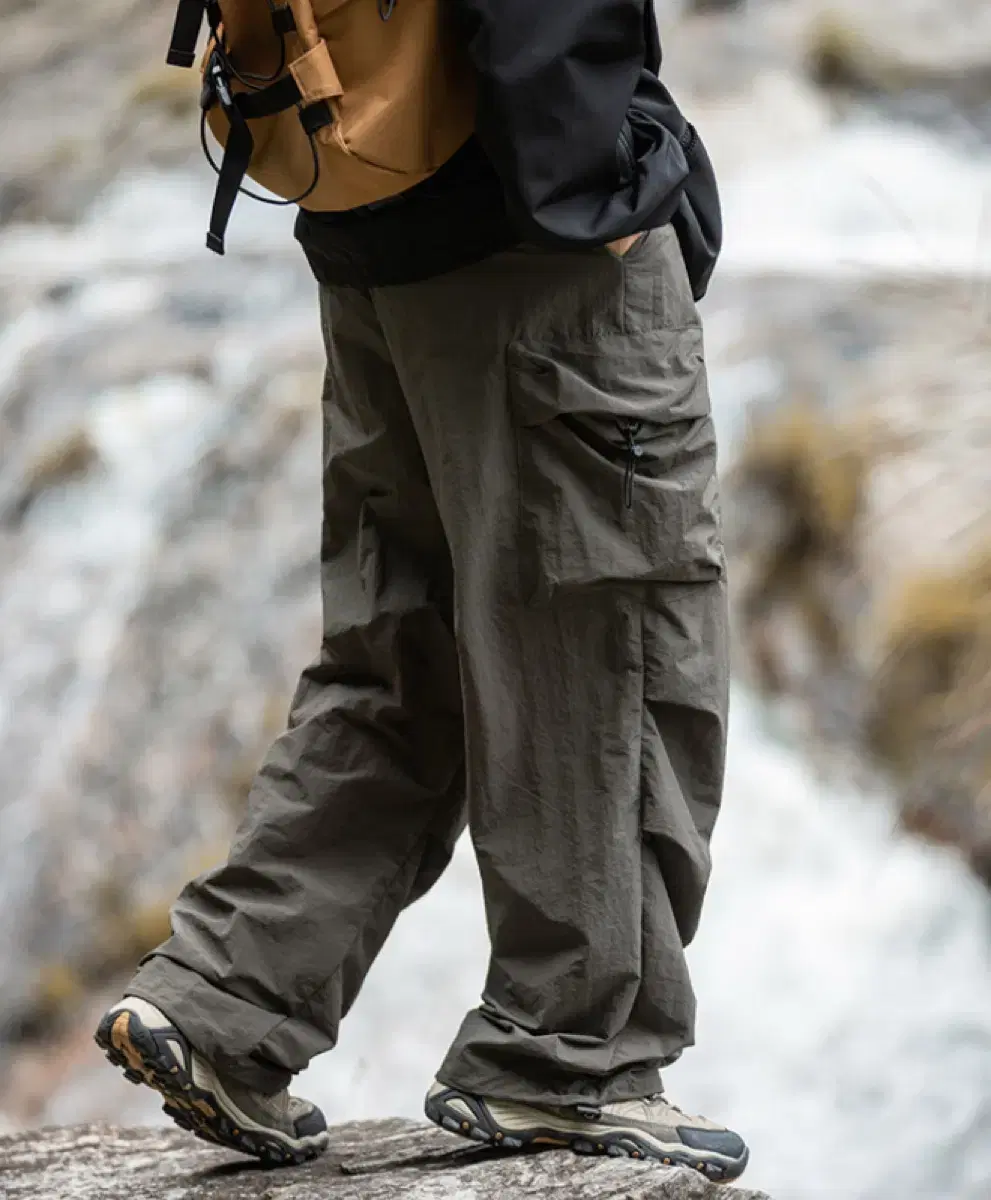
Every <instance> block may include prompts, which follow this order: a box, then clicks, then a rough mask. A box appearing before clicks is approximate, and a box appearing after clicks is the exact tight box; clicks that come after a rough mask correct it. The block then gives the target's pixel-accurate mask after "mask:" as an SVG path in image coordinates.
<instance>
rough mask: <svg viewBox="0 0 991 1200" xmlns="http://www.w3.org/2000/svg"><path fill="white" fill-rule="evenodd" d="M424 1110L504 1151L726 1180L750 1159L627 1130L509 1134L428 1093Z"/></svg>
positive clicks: (439, 1122)
mask: <svg viewBox="0 0 991 1200" xmlns="http://www.w3.org/2000/svg"><path fill="white" fill-rule="evenodd" d="M460 1099H461V1100H462V1101H465V1102H467V1101H469V1099H470V1098H469V1097H468V1096H467V1095H465V1094H464V1093H461V1094H460ZM468 1107H469V1108H471V1109H472V1111H473V1113H474V1112H475V1110H476V1108H477V1107H478V1105H477V1102H475V1103H474V1104H468ZM424 1111H425V1112H426V1115H427V1117H428V1118H429V1119H430V1120H431V1121H433V1122H434V1124H436V1125H439V1126H440V1127H441V1128H442V1129H446V1130H447V1131H448V1132H449V1133H454V1134H457V1135H459V1136H460V1137H465V1138H469V1139H470V1140H471V1141H475V1142H484V1143H486V1144H488V1145H490V1146H492V1147H495V1148H501V1149H504V1150H506V1151H507V1152H513V1151H519V1150H523V1149H525V1148H527V1147H530V1146H534V1147H539V1146H546V1147H553V1148H558V1149H562V1150H563V1149H569V1150H571V1151H572V1152H573V1153H574V1154H580V1155H587V1156H593V1155H595V1156H601V1155H606V1156H607V1157H609V1158H632V1159H637V1160H639V1161H641V1162H655V1163H660V1164H661V1165H663V1166H668V1167H689V1168H690V1169H691V1170H693V1171H697V1172H698V1173H699V1174H700V1175H704V1176H705V1178H706V1179H708V1180H709V1182H710V1183H729V1182H730V1181H732V1180H735V1179H739V1177H740V1176H741V1175H742V1174H743V1172H744V1170H745V1169H746V1166H747V1163H748V1161H749V1159H750V1152H749V1151H747V1152H746V1153H745V1154H744V1155H743V1157H742V1158H740V1159H726V1160H724V1161H723V1162H718V1161H713V1160H712V1159H707V1160H703V1159H702V1158H701V1156H700V1155H697V1154H693V1153H692V1152H691V1150H690V1149H689V1148H687V1147H686V1148H685V1150H684V1151H675V1152H673V1153H663V1154H662V1153H660V1152H658V1150H657V1149H656V1147H654V1146H651V1145H650V1143H649V1142H647V1141H646V1140H645V1139H640V1138H637V1137H635V1136H634V1135H632V1134H630V1133H628V1132H624V1133H612V1134H609V1133H606V1134H603V1136H601V1137H595V1138H592V1137H589V1136H588V1134H585V1135H582V1134H575V1133H566V1132H563V1131H559V1130H554V1129H552V1128H546V1129H533V1130H527V1131H521V1130H514V1131H513V1133H512V1134H509V1133H508V1132H507V1131H506V1130H504V1129H501V1128H499V1127H498V1126H497V1125H496V1124H495V1122H494V1121H492V1120H491V1118H489V1121H490V1126H491V1127H490V1128H486V1127H485V1125H484V1124H483V1123H482V1121H481V1119H480V1118H479V1116H477V1115H475V1116H473V1117H472V1118H468V1117H467V1116H465V1115H464V1114H463V1113H461V1112H460V1111H459V1112H454V1111H452V1110H451V1109H448V1108H447V1107H446V1105H445V1104H444V1101H443V1100H442V1099H441V1098H440V1097H429V1098H428V1099H427V1101H426V1104H425V1107H424Z"/></svg>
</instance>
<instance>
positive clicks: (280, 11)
mask: <svg viewBox="0 0 991 1200" xmlns="http://www.w3.org/2000/svg"><path fill="white" fill-rule="evenodd" d="M272 28H273V29H274V30H275V32H276V33H277V34H279V36H280V37H285V36H286V34H287V33H295V32H296V18H295V17H294V16H293V12H292V9H291V8H290V7H289V5H288V4H285V5H283V6H282V8H273V9H272Z"/></svg>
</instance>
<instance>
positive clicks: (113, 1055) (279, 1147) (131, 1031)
mask: <svg viewBox="0 0 991 1200" xmlns="http://www.w3.org/2000/svg"><path fill="white" fill-rule="evenodd" d="M95 1041H96V1044H97V1045H98V1046H99V1047H100V1049H101V1050H102V1051H103V1052H104V1054H105V1055H106V1056H107V1058H108V1060H109V1061H110V1062H111V1063H113V1065H114V1066H115V1067H119V1068H120V1069H121V1070H122V1071H123V1072H124V1078H125V1079H128V1080H129V1081H130V1082H131V1083H135V1084H144V1085H145V1086H146V1087H151V1088H154V1089H155V1091H156V1092H160V1093H161V1095H162V1096H163V1097H164V1100H165V1103H164V1104H163V1105H162V1112H164V1113H165V1114H166V1116H168V1117H171V1118H172V1120H173V1121H174V1122H175V1123H176V1125H178V1126H179V1128H180V1129H185V1130H186V1131H187V1132H188V1133H192V1134H195V1135H196V1137H198V1138H201V1139H202V1140H203V1141H205V1142H209V1143H210V1144H211V1145H213V1146H223V1147H225V1148H227V1149H229V1150H237V1151H239V1152H240V1153H241V1154H250V1155H252V1156H253V1157H255V1158H258V1159H260V1160H261V1162H262V1164H263V1165H264V1166H266V1167H286V1166H300V1165H301V1164H302V1163H305V1162H309V1161H310V1160H311V1159H314V1158H316V1157H317V1156H318V1155H320V1154H322V1153H323V1151H324V1150H325V1149H326V1146H314V1145H302V1146H296V1145H293V1144H291V1143H290V1142H288V1141H286V1140H284V1139H283V1138H282V1137H280V1136H279V1135H277V1134H275V1133H272V1132H265V1131H262V1130H260V1129H258V1128H252V1129H251V1130H250V1131H248V1130H244V1129H242V1128H241V1125H240V1123H239V1122H238V1121H236V1120H235V1119H234V1118H233V1117H232V1116H231V1115H230V1114H228V1113H226V1112H225V1111H224V1105H223V1102H222V1101H221V1100H220V1099H219V1098H218V1096H217V1095H216V1093H214V1092H212V1091H208V1090H207V1089H205V1088H202V1087H199V1086H198V1085H197V1084H196V1083H195V1082H194V1080H193V1078H192V1077H191V1075H190V1074H189V1072H188V1071H186V1069H185V1068H184V1067H183V1066H182V1065H181V1064H180V1063H178V1062H177V1061H176V1058H175V1055H174V1054H173V1053H172V1051H171V1050H170V1049H169V1048H168V1046H162V1045H161V1044H160V1043H159V1042H158V1041H157V1040H156V1038H155V1035H154V1034H153V1033H152V1032H151V1030H150V1029H148V1028H147V1026H146V1025H145V1024H144V1023H143V1021H142V1020H141V1018H140V1017H139V1016H138V1015H137V1014H136V1013H134V1012H131V1011H130V1010H129V1009H126V1008H125V1009H118V1010H117V1011H116V1012H109V1013H107V1014H106V1016H105V1017H104V1018H103V1020H102V1021H101V1022H100V1025H99V1028H98V1029H97V1031H96V1035H95Z"/></svg>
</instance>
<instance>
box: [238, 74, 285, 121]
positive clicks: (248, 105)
mask: <svg viewBox="0 0 991 1200" xmlns="http://www.w3.org/2000/svg"><path fill="white" fill-rule="evenodd" d="M300 99H301V96H300V94H299V88H298V87H297V85H296V80H295V79H293V77H292V76H291V75H284V76H283V77H282V78H281V79H279V80H276V82H275V83H270V84H269V85H268V87H266V88H262V89H261V91H259V92H238V94H237V95H236V96H235V97H234V103H235V104H236V105H237V107H238V110H239V111H240V113H241V116H242V117H244V119H245V120H246V121H257V120H258V118H259V117H274V116H275V114H276V113H280V112H285V111H286V109H287V108H292V107H293V105H294V104H298V103H299V102H300Z"/></svg>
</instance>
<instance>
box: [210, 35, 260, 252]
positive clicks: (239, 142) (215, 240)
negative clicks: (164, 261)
mask: <svg viewBox="0 0 991 1200" xmlns="http://www.w3.org/2000/svg"><path fill="white" fill-rule="evenodd" d="M207 75H208V78H209V81H210V84H211V90H212V93H213V95H214V96H215V97H216V99H217V100H218V101H219V102H220V106H221V108H223V110H224V113H225V114H226V116H227V120H228V121H230V125H231V129H230V133H229V134H228V136H227V145H226V146H225V148H224V160H223V162H222V163H221V164H220V173H219V175H218V176H217V191H216V193H215V194H214V197H213V211H212V212H211V213H210V229H209V232H208V233H207V235H206V244H207V249H209V250H212V251H213V252H214V253H215V254H223V252H224V235H225V234H226V233H227V226H228V223H229V222H230V219H231V213H232V212H233V211H234V202H235V201H236V200H237V195H238V192H239V191H240V190H241V184H242V183H243V182H244V177H245V175H247V173H248V167H249V166H250V165H251V155H252V154H253V153H254V149H255V139H254V138H253V137H252V136H251V130H250V129H249V128H248V122H247V121H246V120H245V118H244V115H243V113H242V112H241V110H240V108H239V107H238V105H237V104H236V103H235V100H234V96H233V95H232V94H231V90H230V85H229V81H228V79H227V77H226V75H225V73H224V67H223V63H222V62H221V60H220V56H219V55H217V54H214V55H213V56H212V58H211V59H210V65H209V67H208V69H207Z"/></svg>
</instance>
